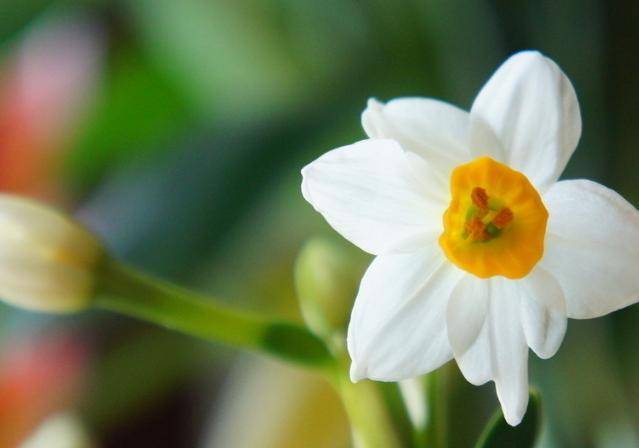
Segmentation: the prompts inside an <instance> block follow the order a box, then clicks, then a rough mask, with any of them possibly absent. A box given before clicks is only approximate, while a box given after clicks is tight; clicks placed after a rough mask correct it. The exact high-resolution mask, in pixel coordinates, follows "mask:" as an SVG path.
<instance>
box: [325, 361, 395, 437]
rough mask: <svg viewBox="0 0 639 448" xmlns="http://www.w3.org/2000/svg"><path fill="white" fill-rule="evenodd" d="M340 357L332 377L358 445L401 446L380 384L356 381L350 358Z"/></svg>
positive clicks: (330, 377) (330, 378)
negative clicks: (354, 380)
mask: <svg viewBox="0 0 639 448" xmlns="http://www.w3.org/2000/svg"><path fill="white" fill-rule="evenodd" d="M339 359H341V361H340V362H337V363H336V364H335V369H334V370H333V371H332V372H330V373H331V375H330V376H329V378H328V379H329V381H330V382H331V383H332V384H333V386H334V387H335V390H336V391H337V393H338V395H339V396H340V398H341V400H342V404H343V405H344V410H345V411H346V415H347V416H348V420H349V423H350V426H351V433H352V438H353V446H354V448H378V447H380V448H381V447H384V448H401V447H402V446H403V444H402V443H401V440H400V438H399V436H398V434H397V432H396V431H397V429H396V428H395V427H394V425H393V419H392V417H391V415H390V413H389V409H388V407H387V406H386V403H385V401H384V396H383V394H382V390H381V389H380V387H379V384H377V383H375V382H373V381H369V380H364V381H360V382H358V383H353V382H352V381H351V379H350V377H349V374H348V362H347V360H346V359H345V357H343V356H342V357H339Z"/></svg>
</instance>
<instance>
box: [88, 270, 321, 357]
mask: <svg viewBox="0 0 639 448" xmlns="http://www.w3.org/2000/svg"><path fill="white" fill-rule="evenodd" d="M95 306H97V307H99V308H102V309H105V310H109V311H114V312H117V313H120V314H124V315H127V316H131V317H135V318H138V319H141V320H145V321H148V322H152V323H155V324H157V325H160V326H162V327H165V328H168V329H171V330H176V331H179V332H182V333H184V334H187V335H190V336H194V337H197V338H200V339H205V340H207V341H212V342H219V343H223V344H227V345H231V346H233V347H238V348H243V349H248V350H252V351H256V352H262V353H267V354H269V355H272V356H274V357H276V358H280V359H283V360H286V361H292V362H295V363H298V364H303V365H306V366H315V367H319V366H326V365H329V364H330V363H331V362H332V357H331V355H330V354H329V352H328V350H327V349H326V345H325V344H324V343H323V342H322V341H321V340H320V339H319V338H317V337H316V336H315V335H313V334H312V333H310V332H309V331H308V330H307V329H306V328H304V327H303V326H301V325H298V324H295V323H291V322H285V321H280V320H274V319H269V318H267V317H264V316H262V315H259V314H255V313H250V312H246V311H240V310H236V309H233V308H230V307H227V306H223V305H220V304H219V303H216V301H215V300H213V299H211V298H206V297H203V296H200V295H198V294H195V293H193V292H191V291H188V290H186V289H183V288H180V287H178V286H175V285H173V284H170V283H167V282H164V281H162V280H158V279H155V278H152V277H149V276H146V275H142V274H140V273H138V272H136V271H134V270H132V269H131V268H128V267H125V266H123V265H121V264H119V263H118V262H116V261H114V260H111V259H107V260H106V261H105V262H104V263H103V265H102V266H101V269H100V275H99V281H98V284H97V287H96V300H95Z"/></svg>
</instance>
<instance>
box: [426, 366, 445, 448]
mask: <svg viewBox="0 0 639 448" xmlns="http://www.w3.org/2000/svg"><path fill="white" fill-rule="evenodd" d="M424 381H425V383H426V384H425V386H426V403H427V415H428V418H427V421H426V431H425V436H426V437H425V439H426V446H428V448H445V447H446V444H447V440H446V439H447V437H446V436H447V431H448V418H447V416H448V409H447V407H446V388H447V384H446V367H441V368H440V369H438V370H436V371H434V372H431V373H429V374H428V375H427V376H426V377H425V378H424Z"/></svg>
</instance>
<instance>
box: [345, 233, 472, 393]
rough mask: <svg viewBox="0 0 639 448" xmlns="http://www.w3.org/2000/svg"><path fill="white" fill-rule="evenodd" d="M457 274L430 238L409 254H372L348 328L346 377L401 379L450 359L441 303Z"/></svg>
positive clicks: (452, 285)
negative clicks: (424, 246)
mask: <svg viewBox="0 0 639 448" xmlns="http://www.w3.org/2000/svg"><path fill="white" fill-rule="evenodd" d="M461 275H463V274H461V273H460V271H459V270H457V269H456V268H454V267H453V266H452V265H451V264H450V263H449V262H448V261H447V260H445V259H444V256H443V254H442V252H441V249H440V248H439V246H438V244H437V243H436V242H434V243H433V244H432V245H431V246H430V247H429V248H427V249H426V250H423V251H420V252H416V253H412V254H392V255H381V256H378V257H377V258H376V259H375V260H374V261H373V263H372V264H371V266H370V267H369V268H368V270H367V271H366V274H365V275H364V278H363V279H362V284H361V286H360V290H359V293H358V295H357V298H356V300H355V306H354V307H353V313H352V315H351V322H350V324H349V327H348V351H349V353H350V355H351V359H352V362H353V364H352V366H351V378H352V380H353V381H358V380H360V379H362V378H370V379H374V380H379V381H397V380H402V379H406V378H411V377H414V376H417V375H421V374H425V373H428V372H430V371H432V370H434V369H436V368H438V367H440V366H441V365H442V364H444V363H445V362H447V361H448V360H450V359H451V357H452V353H451V349H450V345H449V343H448V336H447V333H446V305H447V303H448V298H449V297H450V293H451V291H452V290H453V288H454V287H455V284H456V283H457V281H458V279H459V278H460V276H461Z"/></svg>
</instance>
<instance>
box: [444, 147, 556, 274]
mask: <svg viewBox="0 0 639 448" xmlns="http://www.w3.org/2000/svg"><path fill="white" fill-rule="evenodd" d="M450 185H451V193H452V200H451V202H450V206H449V207H448V210H446V212H445V213H444V233H443V234H442V235H441V237H440V239H439V244H440V245H441V247H442V249H443V250H444V253H445V254H446V256H447V257H448V259H449V260H450V261H452V262H453V263H455V264H456V265H457V266H458V267H460V268H461V269H463V270H465V271H467V272H470V273H472V274H474V275H476V276H478V277H481V278H489V277H492V276H495V275H502V276H504V277H508V278H512V279H517V278H522V277H524V276H526V275H527V274H528V273H529V272H530V271H531V270H532V268H533V267H534V266H535V265H536V264H537V262H538V261H539V260H540V259H541V257H542V255H543V252H544V238H545V234H546V223H547V221H548V212H547V211H546V208H545V207H544V204H543V202H542V200H541V197H540V195H539V193H538V192H537V190H535V188H534V187H533V186H532V184H531V183H530V182H529V181H528V179H527V178H526V176H524V175H523V174H522V173H520V172H518V171H515V170H513V169H511V168H509V167H507V166H506V165H503V164H501V163H499V162H496V161H495V160H493V159H491V158H489V157H481V158H479V159H476V160H474V161H473V162H471V163H468V164H465V165H461V166H458V167H457V168H455V170H453V173H452V175H451V183H450Z"/></svg>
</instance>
